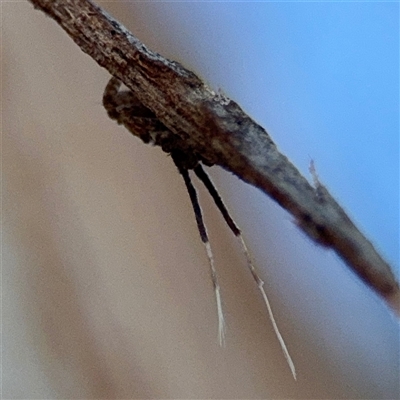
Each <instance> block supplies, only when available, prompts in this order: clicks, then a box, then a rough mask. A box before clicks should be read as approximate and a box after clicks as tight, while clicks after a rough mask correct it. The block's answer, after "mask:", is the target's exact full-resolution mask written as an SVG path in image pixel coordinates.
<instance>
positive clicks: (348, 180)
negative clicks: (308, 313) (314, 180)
mask: <svg viewBox="0 0 400 400" xmlns="http://www.w3.org/2000/svg"><path fill="white" fill-rule="evenodd" d="M135 12H136V13H137V11H135ZM139 12H140V13H142V16H143V18H149V16H151V17H152V18H157V31H156V32H154V42H153V43H151V41H150V43H148V44H149V46H150V48H154V47H155V48H156V49H160V52H162V54H164V55H167V56H168V57H170V58H172V59H177V60H179V61H181V62H182V63H183V64H184V65H185V66H187V67H189V68H191V69H193V70H194V71H196V72H197V73H198V74H199V75H200V76H202V77H203V78H204V79H205V80H206V81H208V82H209V83H210V85H211V86H212V87H213V88H220V89H222V90H223V91H224V92H225V93H226V94H227V95H228V96H230V97H232V98H233V99H234V100H236V101H238V102H239V104H240V105H241V106H242V107H243V108H244V109H245V110H246V111H247V112H248V113H249V114H250V115H251V116H252V117H253V118H254V119H256V120H257V121H258V122H260V123H261V125H263V126H264V127H265V128H267V130H268V132H269V133H270V134H271V136H272V137H273V139H274V140H275V142H276V143H277V144H278V146H279V147H280V148H281V150H282V151H283V153H284V154H286V155H288V156H289V158H290V159H291V160H292V161H293V163H294V164H295V165H296V166H297V167H298V168H299V169H301V170H302V171H303V173H304V174H305V175H306V176H309V173H308V165H309V162H310V159H311V158H312V159H314V161H315V163H316V167H317V172H318V173H319V175H320V178H321V181H322V182H323V183H324V184H326V185H327V187H328V188H329V189H330V190H331V192H332V193H333V194H334V195H335V196H336V197H337V198H338V199H339V201H340V203H341V204H342V205H343V206H344V207H345V209H346V210H348V212H349V214H350V216H351V217H352V218H353V219H354V220H355V221H356V223H357V224H358V225H359V226H360V227H361V228H362V229H363V230H364V231H365V232H366V233H367V236H368V237H370V238H371V239H372V240H373V242H374V243H375V244H376V245H377V247H378V248H379V249H380V250H381V251H382V253H383V254H384V256H385V257H386V258H387V259H388V260H389V261H390V262H391V263H392V264H394V265H396V266H397V267H398V266H399V5H398V3H394V2H393V3H381V2H374V3H371V2H350V3H347V2H328V3H327V2H299V3H297V2H254V3H253V2H183V3H180V2H178V3H171V2H166V3H158V2H157V3H156V4H154V3H153V4H147V5H145V6H141V7H140V9H139ZM136 17H137V16H136ZM139 37H140V35H139ZM171 37H173V40H171Z"/></svg>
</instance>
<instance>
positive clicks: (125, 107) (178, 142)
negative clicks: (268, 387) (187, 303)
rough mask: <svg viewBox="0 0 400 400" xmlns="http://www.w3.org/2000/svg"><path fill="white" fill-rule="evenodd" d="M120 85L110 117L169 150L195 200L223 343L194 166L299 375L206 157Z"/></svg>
mask: <svg viewBox="0 0 400 400" xmlns="http://www.w3.org/2000/svg"><path fill="white" fill-rule="evenodd" d="M120 87H121V82H120V81H119V80H118V79H117V78H114V77H113V78H111V79H110V81H109V83H108V84H107V86H106V89H105V91H104V96H103V105H104V107H105V109H106V110H107V113H108V115H109V117H110V118H111V119H114V120H116V121H117V122H118V124H122V125H124V126H125V127H126V128H127V129H128V130H129V131H130V132H131V133H132V134H134V135H135V136H138V137H140V139H142V140H143V142H145V143H152V144H154V145H157V146H160V147H161V148H162V149H163V150H164V151H165V152H166V153H168V154H170V155H171V157H172V159H173V161H174V163H175V165H176V167H177V168H178V171H179V173H180V174H181V175H182V177H183V180H184V182H185V185H186V188H187V191H188V193H189V196H190V200H191V202H192V206H193V210H194V214H195V217H196V222H197V227H198V230H199V233H200V237H201V240H202V242H203V244H204V246H205V248H206V251H207V257H208V261H209V265H210V273H211V280H212V284H213V288H214V293H215V299H216V304H217V313H218V337H219V343H220V345H223V344H224V340H225V321H224V314H223V311H222V302H221V291H220V286H219V283H218V277H217V272H216V269H215V265H214V258H213V254H212V251H211V246H210V243H209V240H208V235H207V229H206V227H205V225H204V221H203V216H202V212H201V208H200V204H199V201H198V198H197V193H196V189H195V188H194V186H193V184H192V181H191V179H190V175H189V170H193V171H194V173H195V174H196V175H197V177H198V178H199V179H200V180H201V181H202V182H203V184H204V186H205V187H206V188H207V190H208V192H209V193H210V195H211V197H212V198H213V200H214V202H215V204H216V206H217V207H218V209H219V210H220V212H221V214H222V216H223V217H224V219H225V221H226V223H227V224H228V226H229V228H230V229H231V231H232V232H233V234H234V235H235V236H236V238H237V239H238V241H239V242H240V245H241V247H242V249H243V252H244V254H245V256H246V260H247V266H248V268H249V270H250V272H251V274H252V276H253V278H254V280H255V282H256V284H257V286H258V288H259V290H260V292H261V294H262V296H263V299H264V302H265V304H266V306H267V309H268V313H269V317H270V319H271V322H272V325H273V328H274V331H275V334H276V336H277V338H278V340H279V343H280V345H281V347H282V351H283V353H284V355H285V358H286V360H287V362H288V364H289V367H290V370H291V372H292V374H293V377H294V379H296V370H295V367H294V364H293V361H292V359H291V357H290V355H289V352H288V350H287V348H286V344H285V342H284V340H283V338H282V335H281V334H280V332H279V329H278V327H277V324H276V322H275V318H274V316H273V313H272V310H271V306H270V303H269V301H268V298H267V295H266V293H265V290H264V287H263V285H264V282H263V281H262V280H261V278H260V277H259V276H258V274H257V272H256V269H255V267H254V265H253V263H252V261H251V258H250V254H249V252H248V250H247V246H246V244H245V242H244V240H243V236H242V233H241V231H240V229H239V228H238V226H237V225H236V223H235V222H234V221H233V219H232V217H231V216H230V214H229V212H228V210H227V208H226V206H225V204H224V203H223V201H222V199H221V197H220V196H219V194H218V192H217V190H216V189H215V187H214V185H213V183H212V182H211V180H210V178H209V176H208V175H207V173H206V172H205V171H204V169H203V167H202V161H203V162H204V160H202V159H201V157H200V156H199V155H198V154H196V152H195V151H194V150H193V149H192V148H191V147H190V145H189V144H188V143H187V142H186V141H185V140H183V139H182V138H181V137H180V136H178V135H175V134H174V133H173V132H172V131H170V130H169V129H168V128H167V127H166V126H165V125H164V124H163V123H162V122H161V121H159V120H158V119H157V117H156V115H155V114H154V113H153V112H152V111H151V110H150V109H148V108H147V107H145V106H144V105H143V104H141V103H140V101H139V100H138V99H137V98H136V97H135V95H134V93H133V92H132V91H129V90H120Z"/></svg>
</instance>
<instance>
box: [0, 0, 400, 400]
mask: <svg viewBox="0 0 400 400" xmlns="http://www.w3.org/2000/svg"><path fill="white" fill-rule="evenodd" d="M103 5H104V6H105V7H106V8H107V9H109V10H110V12H111V13H112V14H113V15H115V16H116V17H117V18H119V19H121V20H123V22H124V23H125V24H126V25H127V26H128V28H130V29H131V30H132V31H133V32H134V34H136V35H137V36H138V37H139V38H140V39H141V40H142V41H144V42H145V43H149V42H150V43H151V44H152V45H154V44H156V43H157V39H156V38H157V24H156V21H150V20H146V19H144V18H142V17H143V15H142V14H141V10H142V9H144V8H145V5H141V4H140V3H137V4H134V5H132V4H130V5H129V7H131V8H129V10H131V9H135V10H136V12H132V13H131V15H130V16H129V18H128V17H127V15H128V12H130V11H129V10H128V5H127V4H126V3H107V4H103ZM2 12H3V19H2V20H3V38H2V83H3V87H2V102H3V145H2V146H3V148H2V154H3V178H4V179H3V193H4V203H3V204H4V207H3V210H4V211H5V213H4V227H5V229H4V235H3V249H4V254H3V299H4V305H3V321H2V322H3V396H4V398H10V399H17V398H18V399H22V398H24V399H28V398H29V399H33V398H35V399H39V398H40V399H56V398H57V399H58V398H60V399H61V398H68V399H78V398H79V399H83V398H88V399H92V398H93V399H94V398H97V399H99V398H107V399H120V398H126V399H127V398H204V399H205V398H226V399H227V398H240V399H245V398H287V399H288V398H297V399H306V398H307V399H337V398H348V399H350V398H392V397H394V396H395V394H396V390H397V389H398V387H396V379H395V378H393V376H394V375H396V371H395V370H394V371H393V368H395V367H396V364H395V363H394V362H393V361H389V362H388V365H387V368H388V369H389V370H392V372H390V371H389V372H387V371H386V370H385V372H382V371H381V370H380V368H381V367H379V368H376V370H374V367H373V365H372V366H371V370H368V372H367V373H363V372H360V371H359V370H358V368H360V370H361V371H362V369H363V368H364V367H363V366H362V365H359V364H358V361H357V360H358V358H357V357H358V356H360V357H361V358H362V356H361V355H357V354H355V355H353V354H348V353H346V352H344V353H345V354H342V355H341V356H340V357H341V358H340V357H339V356H338V355H337V354H333V353H332V352H333V350H332V348H333V347H334V346H332V345H331V344H329V339H327V342H326V343H324V338H323V337H322V338H321V337H320V336H318V335H316V336H313V334H312V333H310V332H313V326H312V325H313V324H315V325H316V326H318V325H322V324H324V318H326V319H327V320H329V319H330V318H336V317H337V316H336V315H334V314H332V316H330V314H329V313H330V307H331V306H330V304H329V303H328V302H327V304H326V310H327V314H325V315H321V316H320V317H319V318H320V319H319V321H318V320H311V317H310V319H307V318H305V317H304V316H298V315H297V316H296V311H293V310H290V308H289V306H288V304H290V302H289V303H287V302H286V303H285V301H284V300H280V296H282V298H285V296H290V294H288V291H289V292H290V290H291V286H290V285H293V286H295V282H291V283H290V282H288V286H284V285H285V284H284V283H283V284H282V285H283V286H281V287H276V288H275V289H272V293H271V300H272V301H273V307H274V310H275V313H276V317H277V320H278V324H279V326H280V328H281V330H282V333H283V335H284V337H285V338H286V341H287V345H288V347H289V349H290V352H291V354H292V356H293V359H294V362H295V364H296V366H297V370H298V374H299V379H298V382H297V383H296V382H294V381H293V379H292V377H291V375H290V371H289V369H288V367H287V365H286V363H285V360H284V358H283V356H282V353H281V350H280V348H279V345H278V343H277V340H276V338H275V336H274V334H273V331H272V328H271V325H270V322H269V320H268V317H267V313H266V311H265V309H264V307H263V303H262V300H261V299H260V296H259V295H258V292H257V289H256V288H255V285H254V284H253V282H252V280H251V277H250V276H249V274H248V272H247V270H246V269H245V263H244V259H243V257H242V256H241V254H240V249H239V248H237V246H236V241H235V240H234V238H233V237H232V235H231V234H230V232H229V231H228V229H227V228H226V227H225V225H224V223H223V220H222V218H221V217H220V216H218V213H217V212H216V210H215V208H214V207H213V205H212V204H211V202H210V201H209V200H208V198H207V196H205V193H204V191H203V190H201V191H200V195H201V200H202V204H203V208H204V213H205V214H206V217H205V218H206V222H207V224H208V228H209V231H210V236H211V240H212V246H213V249H214V251H215V258H216V262H217V267H218V271H219V274H220V280H221V285H222V291H223V302H224V307H225V313H226V319H227V324H228V332H227V344H226V347H225V348H220V347H219V346H218V343H217V320H216V312H215V305H214V297H213V293H212V288H211V284H210V279H209V275H208V266H207V259H206V255H205V251H204V249H203V247H202V244H201V241H200V239H199V236H198V232H197V230H196V225H195V219H194V216H193V212H192V209H191V205H190V203H189V199H188V196H187V194H186V191H185V188H184V185H183V182H182V180H181V178H180V176H179V175H178V173H177V171H176V170H175V167H174V165H173V164H172V162H171V160H170V159H169V158H168V157H167V155H165V154H164V153H162V152H161V151H160V150H159V149H156V148H152V147H150V146H146V145H144V144H143V143H141V142H140V141H139V140H137V139H136V138H132V137H131V135H130V134H129V133H127V132H126V131H125V130H124V129H122V128H120V127H118V126H117V125H116V124H115V123H114V122H113V121H110V120H109V119H108V118H107V115H106V113H105V111H104V109H103V108H102V105H101V98H102V93H103V89H104V86H105V84H106V83H107V80H108V78H109V75H108V73H107V72H106V71H105V70H103V69H101V68H100V67H99V66H97V65H96V64H95V63H94V61H93V60H91V59H90V58H89V57H88V56H86V55H84V54H83V53H82V52H81V51H80V50H79V49H78V47H77V46H76V45H75V44H74V43H73V42H72V41H71V40H70V39H69V38H68V37H67V35H66V34H65V33H64V32H63V31H62V30H61V29H60V28H59V27H58V26H57V25H56V24H55V23H54V22H53V21H51V20H50V19H49V18H46V17H45V16H44V15H43V14H42V13H41V12H38V11H34V10H33V8H32V6H31V5H30V4H29V3H28V2H9V3H3V5H2ZM164 40H168V39H164ZM170 40H171V41H172V42H173V40H174V39H173V38H171V39H170ZM161 47H162V45H160V47H159V48H156V49H155V50H157V51H159V52H162V51H163V49H162V48H161ZM171 48H173V45H172V44H170V47H169V48H168V51H169V53H168V54H167V55H168V56H169V57H172V58H178V59H179V60H180V61H184V58H185V57H184V55H181V54H178V53H177V54H171V53H173V51H172V50H171ZM204 59H206V56H204V57H203V60H204ZM191 62H192V63H193V61H191ZM204 62H206V61H204ZM189 64H190V62H189ZM189 66H190V67H193V65H189ZM214 180H215V181H217V182H219V183H220V184H221V183H222V184H224V183H225V184H226V185H231V189H229V188H228V189H226V188H225V189H223V190H225V192H226V193H229V192H233V191H236V190H237V191H240V193H242V194H241V196H242V197H243V198H244V199H247V196H250V195H254V193H255V190H254V189H251V188H249V187H247V186H246V185H244V184H243V183H241V182H239V181H238V180H237V179H236V178H234V177H231V176H230V175H228V174H226V173H224V172H217V174H215V175H214ZM232 188H234V189H232ZM257 195H259V194H257ZM227 201H228V203H229V198H228V199H227ZM233 201H234V200H233ZM264 201H265V204H266V205H265V212H266V214H272V215H271V216H270V217H268V218H269V220H268V221H269V223H270V224H272V225H271V226H270V228H271V229H272V232H271V234H270V236H271V237H269V238H266V239H268V241H271V242H268V243H269V244H268V246H270V248H271V251H276V253H275V257H276V258H277V259H279V257H285V256H283V255H282V256H280V254H281V253H280V251H282V252H283V253H282V254H284V253H285V252H292V253H291V254H292V256H290V257H292V258H293V259H296V258H297V259H298V262H299V263H300V264H301V262H302V261H304V262H306V261H305V259H304V258H302V257H303V256H302V255H299V254H301V251H302V250H301V247H307V246H308V247H309V248H311V250H309V248H307V251H317V252H318V251H320V250H313V248H314V247H315V246H314V245H313V244H311V243H310V242H309V241H307V240H304V238H302V236H301V234H300V233H298V231H297V230H296V229H295V228H293V226H292V224H291V221H290V218H289V217H288V216H287V215H286V214H285V213H284V212H282V211H281V210H280V209H279V208H278V207H276V206H275V205H273V204H272V203H271V202H270V201H269V200H268V199H265V200H264ZM248 212H249V218H250V219H251V218H253V221H254V223H256V221H257V219H258V215H257V213H256V212H255V211H253V214H252V213H251V210H248ZM282 221H283V222H282ZM288 221H289V223H288ZM274 224H276V225H274ZM282 224H283V225H285V224H286V225H285V226H287V227H289V228H285V229H288V230H289V231H290V234H293V235H295V237H297V236H298V237H299V238H300V239H298V238H297V239H293V240H292V239H288V237H287V234H286V233H285V232H286V231H284V230H281V229H283V228H281V227H280V225H282ZM296 241H297V242H296ZM293 243H295V245H294V246H293ZM296 243H297V244H296ZM256 245H257V244H255V245H254V246H256ZM288 248H289V250H288ZM316 254H317V255H316V257H325V258H324V260H323V262H324V263H338V261H336V260H334V261H332V259H333V257H332V255H323V256H321V254H322V253H316ZM288 257H289V256H288ZM290 257H289V258H290ZM283 264H284V263H283ZM279 268H284V265H279ZM272 279H273V277H272ZM267 290H269V288H268V286H267ZM361 290H363V289H361ZM302 296H305V297H307V296H312V287H310V291H309V292H305V293H303V294H302ZM365 296H366V297H367V295H365ZM313 301H314V300H312V299H311V303H312V302H313ZM315 301H316V302H324V300H323V298H318V299H317V300H315ZM293 302H295V301H294V300H293ZM339 302H340V301H339ZM374 302H376V303H377V305H376V307H377V308H379V309H380V310H381V311H380V312H381V313H382V315H385V313H386V310H385V308H384V306H382V305H381V304H379V302H377V301H376V300H374ZM304 314H305V315H307V311H304ZM366 318H367V317H366ZM382 318H383V319H384V321H385V324H386V325H385V326H389V327H390V329H391V331H390V332H391V333H390V334H388V335H387V336H384V335H383V336H380V337H381V339H382V340H390V341H391V343H392V345H395V339H394V338H395V335H396V332H397V330H396V329H397V328H396V324H395V323H392V322H390V317H389V316H388V317H386V316H384V317H382ZM343 326H344V327H345V324H344V325H338V328H337V329H341V328H340V327H343ZM357 335H360V333H358V334H352V336H351V338H350V340H354V337H357ZM339 336H341V337H342V338H344V339H343V340H347V338H346V331H345V330H344V331H342V332H339ZM352 338H353V339H352ZM351 346H353V347H355V348H356V349H357V343H356V341H354V343H352V344H351ZM362 351H364V350H360V352H362ZM339 352H340V351H339ZM356 353H357V350H356ZM368 357H370V358H368ZM368 357H367V358H366V359H367V360H369V359H372V360H373V355H372V356H368ZM349 361H350V364H346V363H347V362H349ZM364 362H366V361H365V360H364ZM367 364H368V362H367ZM382 368H383V367H382ZM393 374H394V375H393ZM382 377H383V380H382ZM388 377H389V378H388Z"/></svg>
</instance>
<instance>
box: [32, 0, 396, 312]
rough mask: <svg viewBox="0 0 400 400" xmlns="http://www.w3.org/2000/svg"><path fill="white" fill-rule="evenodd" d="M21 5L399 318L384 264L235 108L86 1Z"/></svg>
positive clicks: (326, 196)
mask: <svg viewBox="0 0 400 400" xmlns="http://www.w3.org/2000/svg"><path fill="white" fill-rule="evenodd" d="M29 1H30V2H31V3H33V5H34V6H35V8H39V9H41V10H42V11H44V12H45V13H46V14H47V15H48V16H50V17H51V18H53V19H54V20H55V21H56V22H57V23H58V24H59V25H60V26H61V27H62V28H63V29H64V30H65V31H66V32H67V33H68V34H69V36H70V37H71V38H72V39H73V40H74V41H75V43H77V44H78V46H79V47H80V48H81V49H82V50H83V51H84V52H85V53H87V54H89V55H90V56H91V57H92V58H93V59H94V60H95V61H96V62H97V63H98V64H99V65H101V66H102V67H104V68H106V69H107V70H108V71H109V72H110V73H111V74H112V75H113V76H115V77H117V78H118V79H120V80H121V81H122V82H123V83H124V84H125V85H126V86H127V87H128V88H130V89H131V90H132V91H133V93H134V95H135V96H136V98H137V99H138V100H139V102H140V103H142V104H143V105H144V106H146V107H147V108H149V109H150V110H151V111H152V112H153V113H154V114H155V115H156V117H157V118H158V119H159V120H160V121H161V122H162V123H163V124H164V125H165V126H166V127H167V128H168V129H169V130H170V131H171V132H173V134H175V135H177V136H179V137H180V138H181V139H182V140H183V141H185V142H187V143H188V146H189V147H190V148H191V149H194V151H195V152H196V153H197V154H198V155H199V156H200V157H201V159H202V160H203V162H205V163H206V164H209V165H212V164H216V165H219V166H221V167H223V168H225V169H227V170H229V171H231V172H232V173H234V174H235V175H237V176H238V177H239V178H241V179H243V180H244V181H245V182H247V183H250V184H252V185H254V186H256V187H258V188H260V189H261V190H262V191H264V192H265V193H266V194H268V195H269V196H271V197H272V198H273V199H274V200H276V201H277V202H278V203H279V204H280V205H281V206H282V207H283V208H285V209H286V210H288V211H289V212H290V213H291V214H292V215H293V216H294V217H295V219H296V221H297V223H298V226H299V227H300V228H301V229H302V230H303V231H304V232H305V233H306V234H307V235H308V236H310V237H311V238H312V239H313V240H314V241H315V242H317V243H319V244H321V245H323V246H326V247H330V248H332V249H333V250H335V251H336V253H337V254H338V255H339V256H340V257H341V258H342V259H343V260H344V261H345V262H346V263H347V265H348V266H349V267H350V268H351V269H352V270H353V271H354V272H355V273H356V274H357V275H358V276H359V277H360V278H361V279H362V280H363V281H364V282H366V283H367V284H368V285H369V286H370V287H371V288H372V289H373V290H375V291H376V292H377V293H378V294H379V295H380V296H382V297H383V298H384V299H385V300H386V301H387V302H388V304H389V305H390V306H391V307H392V308H393V309H394V310H395V311H396V312H397V313H400V291H399V285H398V282H397V281H396V279H395V277H394V274H393V272H392V270H391V268H390V266H389V265H388V263H387V262H386V261H385V260H384V259H383V258H382V257H381V256H380V255H379V254H378V252H377V251H376V250H375V248H374V247H373V245H372V244H371V242H370V241H369V240H367V239H366V238H365V236H364V235H363V234H362V233H361V232H360V231H359V230H358V229H357V227H356V226H355V225H354V224H353V222H352V221H351V220H350V218H349V217H348V216H347V215H346V213H345V212H344V211H343V209H342V208H341V207H340V206H339V204H338V203H337V202H336V201H335V200H334V198H333V197H332V196H331V195H330V193H329V192H328V190H327V189H326V188H325V187H324V186H323V185H322V184H321V183H320V182H319V181H318V180H315V184H314V186H312V185H310V183H309V182H308V181H307V180H306V179H305V178H304V177H303V176H302V175H301V174H300V172H299V171H298V170H297V169H296V168H295V167H294V166H293V165H292V164H291V163H290V161H289V160H288V159H287V158H286V157H285V156H284V155H282V154H281V153H280V152H279V151H278V149H277V147H276V145H275V144H274V142H273V141H272V140H271V138H270V136H269V135H268V133H267V132H266V131H265V130H264V129H263V128H262V127H261V126H259V125H258V124H256V123H255V122H254V121H253V120H252V119H251V118H250V117H248V116H247V115H246V114H245V113H244V112H243V110H242V109H241V108H240V107H239V105H238V104H236V103H235V102H234V101H232V100H229V99H227V98H225V97H224V96H221V95H220V94H216V93H215V92H213V91H212V90H211V89H210V88H208V87H207V86H206V85H205V84H204V83H203V82H202V81H201V80H200V79H199V78H198V77H197V76H196V75H195V74H194V73H192V72H191V71H188V70H187V69H185V68H184V67H183V66H182V65H180V64H179V63H177V62H174V61H170V60H167V59H165V58H164V57H162V56H160V55H159V54H157V53H154V52H152V51H150V50H149V49H147V47H146V46H145V45H144V44H142V43H141V42H140V41H139V40H138V39H137V38H136V37H134V36H133V35H132V34H131V33H130V32H129V31H128V30H127V29H126V28H125V27H124V26H123V25H121V24H120V23H119V22H118V21H116V20H115V19H113V18H112V17H111V16H110V15H109V14H108V13H106V12H105V11H104V10H102V9H101V8H100V7H99V6H97V5H95V4H94V3H92V2H91V1H90V0H29Z"/></svg>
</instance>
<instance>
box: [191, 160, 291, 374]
mask: <svg viewBox="0 0 400 400" xmlns="http://www.w3.org/2000/svg"><path fill="white" fill-rule="evenodd" d="M194 172H195V174H196V175H197V176H198V178H199V179H200V180H201V181H202V182H203V184H204V186H205V187H206V188H207V190H208V192H209V193H210V195H211V197H212V198H213V200H214V202H215V204H216V206H217V207H218V209H219V211H220V212H221V214H222V216H223V217H224V219H225V221H226V223H227V224H228V226H229V228H230V229H231V231H232V232H233V234H234V235H235V236H236V237H237V239H238V240H239V242H240V244H241V247H242V250H243V252H244V254H245V256H246V260H247V266H248V268H249V270H250V272H251V274H252V276H253V278H254V280H255V282H256V284H257V286H258V288H259V290H260V292H261V294H262V297H263V299H264V302H265V305H266V306H267V310H268V314H269V318H270V320H271V323H272V326H273V328H274V331H275V335H276V337H277V339H278V341H279V344H280V345H281V348H282V351H283V354H284V356H285V358H286V361H287V363H288V364H289V368H290V370H291V372H292V375H293V377H294V379H295V380H296V369H295V366H294V363H293V361H292V358H291V357H290V354H289V351H288V349H287V347H286V344H285V341H284V339H283V337H282V335H281V333H280V331H279V328H278V325H277V324H276V321H275V318H274V314H273V312H272V308H271V305H270V302H269V300H268V297H267V294H266V293H265V290H264V281H263V280H262V279H261V278H260V277H259V275H258V274H257V271H256V269H255V267H254V265H253V262H252V260H251V257H250V254H249V251H248V249H247V246H246V243H245V241H244V239H243V236H242V232H241V230H240V229H239V227H238V226H237V225H236V223H235V221H234V220H233V219H232V217H231V216H230V214H229V211H228V209H227V208H226V206H225V204H224V202H223V201H222V198H221V196H220V195H219V193H218V192H217V190H216V189H215V186H214V184H213V183H212V182H211V179H210V177H209V176H208V175H207V173H206V172H205V171H204V169H203V167H202V166H201V164H197V165H196V167H195V168H194Z"/></svg>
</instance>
